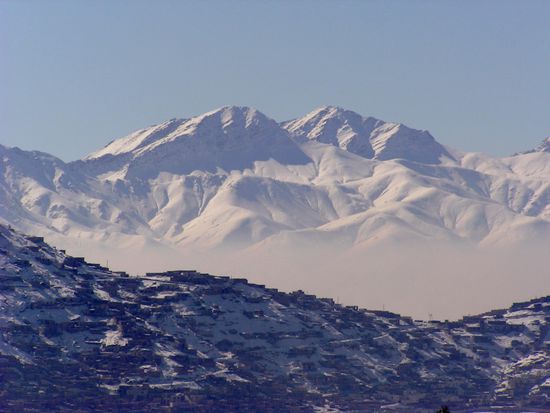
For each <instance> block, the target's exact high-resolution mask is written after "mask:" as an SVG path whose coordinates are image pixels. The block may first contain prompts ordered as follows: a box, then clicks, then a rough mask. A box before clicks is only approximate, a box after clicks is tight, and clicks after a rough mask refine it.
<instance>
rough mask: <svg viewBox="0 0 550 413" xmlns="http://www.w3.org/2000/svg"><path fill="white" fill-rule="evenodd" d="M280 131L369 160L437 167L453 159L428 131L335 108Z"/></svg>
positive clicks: (290, 123) (315, 112)
mask: <svg viewBox="0 0 550 413" xmlns="http://www.w3.org/2000/svg"><path fill="white" fill-rule="evenodd" d="M283 127H284V128H286V129H287V130H288V131H289V132H290V133H291V134H293V135H294V136H296V137H298V138H301V139H304V140H313V141H317V142H321V143H325V144H329V145H333V146H338V147H340V148H342V149H345V150H347V151H348V152H352V153H355V154H357V155H360V156H362V157H364V158H369V159H380V160H388V159H398V158H399V159H407V160H410V161H415V162H423V163H430V164H438V163H440V162H441V159H440V158H441V157H442V156H445V157H448V158H451V159H452V156H451V155H450V154H449V153H448V152H447V150H446V149H445V148H444V147H443V146H442V145H440V144H439V143H438V142H437V141H436V140H435V139H434V138H433V136H432V135H430V133H429V132H427V131H422V130H416V129H412V128H409V127H407V126H405V125H402V124H400V123H390V122H384V121H381V120H379V119H376V118H372V117H363V116H361V115H359V114H358V113H356V112H353V111H350V110H346V109H343V108H340V107H337V106H323V107H320V108H318V109H316V110H314V111H312V112H310V113H308V114H307V115H305V116H304V117H302V118H299V119H295V120H292V121H289V122H285V123H284V124H283Z"/></svg>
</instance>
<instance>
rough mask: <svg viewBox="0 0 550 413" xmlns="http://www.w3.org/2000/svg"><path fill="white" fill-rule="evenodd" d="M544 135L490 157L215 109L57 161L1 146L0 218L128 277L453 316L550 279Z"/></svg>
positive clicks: (345, 126) (428, 138)
mask: <svg viewBox="0 0 550 413" xmlns="http://www.w3.org/2000/svg"><path fill="white" fill-rule="evenodd" d="M549 145H550V141H549V140H548V139H547V140H546V141H544V143H543V144H542V145H541V146H540V147H538V148H536V149H534V150H532V151H529V152H525V153H522V154H517V155H514V156H510V157H506V158H495V157H490V156H488V155H484V154H480V153H463V152H459V151H456V150H453V149H450V148H446V147H445V146H443V145H441V144H440V143H438V142H437V141H436V140H435V139H434V138H433V136H432V135H431V134H430V133H429V132H428V131H421V130H415V129H411V128H409V127H407V126H404V125H401V124H398V123H387V122H384V121H381V120H378V119H374V118H365V117H362V116H361V115H359V114H357V113H354V112H351V111H348V110H344V109H341V108H337V107H323V108H320V109H317V110H315V111H313V112H311V113H309V114H307V115H306V116H304V117H302V118H299V119H295V120H291V121H288V122H282V123H277V122H276V121H274V120H272V119H270V118H269V117H267V116H266V115H264V114H262V113H260V112H259V111H257V110H255V109H251V108H247V107H224V108H221V109H218V110H215V111H212V112H208V113H206V114H203V115H200V116H197V117H194V118H191V119H172V120H170V121H167V122H165V123H162V124H160V125H155V126H151V127H148V128H145V129H141V130H139V131H137V132H134V133H132V134H130V135H128V136H126V137H123V138H121V139H117V140H114V141H113V142H111V143H110V144H108V145H107V146H105V147H104V148H102V149H100V150H99V151H97V152H95V153H92V154H90V155H88V156H87V157H85V158H84V159H82V160H78V161H76V162H71V163H64V162H63V161H61V160H59V159H57V158H55V157H54V156H51V155H48V154H44V153H40V152H28V151H23V150H20V149H18V148H7V147H4V146H0V159H1V162H0V217H1V219H2V221H4V222H5V223H8V224H10V225H12V226H14V227H16V228H18V229H20V230H22V231H25V232H27V233H32V234H36V235H41V236H45V237H46V239H47V240H48V241H49V242H51V243H53V244H54V245H56V246H59V247H61V248H66V249H67V251H68V252H69V253H71V254H73V255H83V256H86V257H87V258H89V259H90V260H95V261H100V262H101V263H103V264H106V263H107V262H108V263H109V266H111V267H114V268H115V269H121V270H127V271H130V272H133V273H143V272H145V271H149V270H156V271H159V270H163V269H170V268H182V267H185V268H190V267H194V268H197V269H199V270H201V271H208V272H214V273H230V274H231V275H235V276H237V275H244V276H246V277H247V278H249V279H250V280H253V281H257V282H267V283H269V284H270V285H273V286H275V287H279V288H281V289H287V290H290V289H297V288H300V289H304V290H307V291H310V292H312V293H316V294H321V295H330V296H332V297H335V298H338V299H339V300H340V301H341V302H345V303H348V304H357V305H362V306H368V307H370V308H375V307H378V308H380V307H382V306H385V307H386V308H388V309H391V310H394V311H399V312H401V313H407V314H411V315H414V316H418V317H422V318H427V317H428V314H433V315H434V316H436V317H441V318H445V317H449V318H456V317H458V316H460V315H464V314H465V313H467V312H472V313H476V312H480V311H485V310H488V309H490V308H494V307H499V306H505V305H509V304H511V302H512V301H514V300H521V299H527V298H531V297H533V296H537V295H539V296H540V295H543V294H548V293H550V274H549V271H550V270H548V266H547V265H546V264H545V262H546V259H547V251H548V249H549V248H548V247H549V246H550V146H549Z"/></svg>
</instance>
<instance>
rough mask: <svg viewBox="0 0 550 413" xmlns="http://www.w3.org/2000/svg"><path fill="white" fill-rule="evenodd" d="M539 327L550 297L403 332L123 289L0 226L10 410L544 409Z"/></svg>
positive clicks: (309, 304) (544, 342) (305, 310)
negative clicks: (446, 405)
mask: <svg viewBox="0 0 550 413" xmlns="http://www.w3.org/2000/svg"><path fill="white" fill-rule="evenodd" d="M549 321H550V297H543V298H538V299H534V300H531V301H528V302H522V303H516V304H514V305H513V306H512V307H511V308H509V309H506V310H495V311H491V312H488V313H485V314H481V315H478V316H469V317H465V318H463V319H461V320H459V321H456V322H440V321H414V320H413V319H412V318H410V317H405V316H400V315H398V314H394V313H390V312H387V311H375V310H363V309H358V308H357V307H344V306H341V305H338V304H336V303H335V302H334V301H333V300H332V299H326V298H325V299H320V298H317V297H315V296H313V295H309V294H305V293H304V292H302V291H296V292H293V293H291V294H288V293H283V292H280V291H278V290H276V289H273V288H266V287H265V286H263V285H257V284H252V283H249V282H247V281H246V280H244V279H234V278H229V277H222V276H210V275H207V274H201V273H197V272H194V271H171V272H166V273H149V274H146V275H145V276H142V277H128V275H126V274H124V273H118V272H112V271H110V270H109V269H107V268H105V267H102V266H100V265H97V264H89V263H87V262H86V261H85V260H84V259H82V258H78V257H71V256H69V255H67V254H65V252H64V251H60V250H57V249H55V248H52V247H50V246H49V245H48V244H46V243H45V242H44V241H43V239H41V238H38V237H27V236H23V235H21V234H19V233H17V232H15V231H13V230H11V229H8V228H7V227H4V226H2V225H0V366H1V368H0V406H1V407H2V408H1V410H2V411H6V412H19V411H62V412H74V411H118V412H157V411H158V412H160V411H204V412H212V411H224V412H226V411H228V412H233V411H235V412H237V411H239V412H241V411H258V410H261V411H288V412H313V411H380V412H383V411H388V412H390V411H392V412H411V411H414V412H434V411H435V410H436V408H438V407H439V406H440V405H441V404H443V403H445V404H448V405H449V406H450V407H451V409H452V411H455V410H456V411H464V410H463V409H465V408H470V409H469V410H468V411H479V410H472V408H480V407H481V406H501V407H503V406H505V407H506V408H507V409H506V411H510V412H511V411H526V410H525V409H527V408H529V411H543V410H538V408H544V407H545V406H546V407H547V406H548V403H549V401H550V385H549V383H550V369H549V367H550V355H549V352H548V350H549V345H550V335H549V331H550V330H549ZM519 407H521V408H522V409H521V410H519ZM495 408H496V407H495ZM514 408H518V410H515V409H514ZM483 411H489V410H488V409H485V410H483ZM491 411H496V410H491ZM498 411H500V410H498Z"/></svg>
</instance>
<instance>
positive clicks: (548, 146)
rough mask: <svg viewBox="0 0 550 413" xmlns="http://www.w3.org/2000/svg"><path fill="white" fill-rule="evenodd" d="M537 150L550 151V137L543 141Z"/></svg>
mask: <svg viewBox="0 0 550 413" xmlns="http://www.w3.org/2000/svg"><path fill="white" fill-rule="evenodd" d="M535 152H550V137H548V138H546V139H545V140H543V141H542V143H541V144H540V145H539V146H537V147H536V148H535Z"/></svg>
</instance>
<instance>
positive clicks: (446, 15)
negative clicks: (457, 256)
mask: <svg viewBox="0 0 550 413" xmlns="http://www.w3.org/2000/svg"><path fill="white" fill-rule="evenodd" d="M548 16H550V1H543V0H541V1H536V0H531V1H528V2H525V1H504V0H494V1H488V0H487V1H441V0H433V1H406V0H403V1H386V0H385V1H323V0H316V1H305V0H303V1H267V0H266V1H237V0H233V1H230V0H227V1H167V0H166V1H152V0H151V1H138V0H132V1H130V0H127V1H121V0H111V1H84V0H82V1H75V0H68V1H61V0H50V1H42V0H38V1H29V0H17V1H15V0H14V1H9V0H0V143H2V144H4V145H8V146H19V147H21V148H23V149H38V150H42V151H46V152H49V153H52V154H54V155H56V156H59V157H61V158H62V159H64V160H74V159H77V158H79V157H81V156H83V155H85V154H86V153H89V152H91V151H93V150H96V149H98V148H99V147H101V146H103V145H105V144H106V143H107V142H108V141H110V140H112V139H113V138H117V137H120V136H123V135H125V134H127V133H129V132H131V131H133V130H136V129H139V128H141V127H144V126H147V125H150V124H154V123H158V122H161V121H164V120H166V119H169V118H172V117H189V116H192V115H196V114H200V113H202V112H205V111H207V110H211V109H214V108H217V107H220V106H223V105H229V104H236V105H247V106H253V107H256V108H258V109H260V110H261V111H263V112H265V113H266V114H268V115H270V116H271V117H273V118H275V119H277V120H286V119H289V118H293V117H298V116H301V115H303V114H305V113H307V112H309V111H310V110H312V109H314V108H315V107H318V106H321V105H326V104H332V105H339V106H343V107H345V108H348V109H352V110H355V111H357V112H359V113H362V114H364V115H369V116H375V117H378V118H381V119H384V120H387V121H399V122H404V123H406V124H407V125H409V126H411V127H416V128H419V129H428V130H430V131H431V132H432V134H434V136H436V138H437V139H438V140H439V141H440V142H442V143H444V144H447V145H450V146H453V147H456V148H459V149H462V150H467V151H482V152H487V153H490V154H494V155H507V154H510V153H513V152H515V151H520V150H524V149H528V148H531V147H533V146H535V145H537V144H538V143H539V141H541V140H542V139H543V138H544V137H546V136H549V135H550V25H549V24H548Z"/></svg>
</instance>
